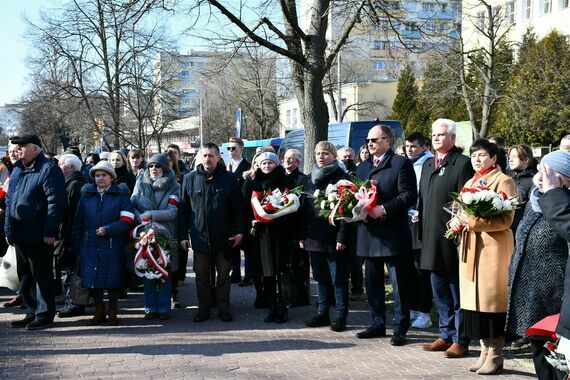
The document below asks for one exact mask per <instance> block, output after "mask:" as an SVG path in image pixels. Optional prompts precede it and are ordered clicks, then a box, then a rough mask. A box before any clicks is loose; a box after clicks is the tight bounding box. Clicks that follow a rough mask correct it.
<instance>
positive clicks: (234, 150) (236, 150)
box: [226, 137, 252, 286]
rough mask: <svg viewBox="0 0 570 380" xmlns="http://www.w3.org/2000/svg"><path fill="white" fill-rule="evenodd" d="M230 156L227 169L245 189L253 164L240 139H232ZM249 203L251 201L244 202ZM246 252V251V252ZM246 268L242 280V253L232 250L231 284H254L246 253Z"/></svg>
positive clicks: (236, 249)
mask: <svg viewBox="0 0 570 380" xmlns="http://www.w3.org/2000/svg"><path fill="white" fill-rule="evenodd" d="M226 149H227V150H228V152H229V154H230V157H231V159H230V162H228V163H226V169H227V170H228V171H229V172H232V173H234V174H235V175H236V176H237V180H238V183H239V188H240V189H241V188H242V187H243V183H244V181H245V179H244V178H243V173H244V172H246V171H248V170H249V169H251V164H250V163H249V162H248V161H247V160H246V159H245V158H244V157H243V140H242V139H240V138H239V137H230V140H229V141H228V146H227V148H226ZM244 201H246V202H249V200H244ZM244 251H245V250H244ZM244 256H245V257H244V268H245V275H244V278H243V281H242V280H241V251H240V249H239V247H238V248H235V249H233V250H232V274H231V276H230V279H231V282H232V283H234V284H237V283H239V285H240V286H248V285H251V284H252V278H251V275H250V273H249V254H248V252H244Z"/></svg>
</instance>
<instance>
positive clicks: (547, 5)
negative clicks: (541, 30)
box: [542, 0, 552, 15]
mask: <svg viewBox="0 0 570 380" xmlns="http://www.w3.org/2000/svg"><path fill="white" fill-rule="evenodd" d="M550 12H552V0H543V3H542V14H544V15H547V14H549V13H550Z"/></svg>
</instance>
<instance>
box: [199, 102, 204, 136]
mask: <svg viewBox="0 0 570 380" xmlns="http://www.w3.org/2000/svg"><path fill="white" fill-rule="evenodd" d="M202 119H203V115H202V97H201V96H200V146H202V145H204V123H203V121H202Z"/></svg>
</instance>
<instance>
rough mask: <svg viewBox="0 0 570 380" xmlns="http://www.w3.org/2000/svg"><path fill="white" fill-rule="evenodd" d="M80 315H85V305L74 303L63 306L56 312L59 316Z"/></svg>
mask: <svg viewBox="0 0 570 380" xmlns="http://www.w3.org/2000/svg"><path fill="white" fill-rule="evenodd" d="M81 315H85V307H83V306H76V305H75V306H71V307H64V308H63V309H60V310H59V311H58V312H57V316H58V317H60V318H71V317H79V316H81Z"/></svg>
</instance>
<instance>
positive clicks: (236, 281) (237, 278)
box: [230, 276, 241, 284]
mask: <svg viewBox="0 0 570 380" xmlns="http://www.w3.org/2000/svg"><path fill="white" fill-rule="evenodd" d="M230 282H231V283H232V284H239V283H240V282H241V276H235V277H234V276H231V277H230Z"/></svg>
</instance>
